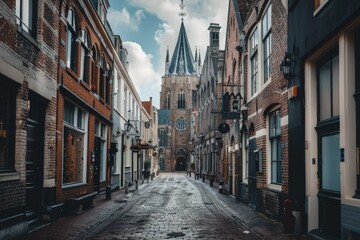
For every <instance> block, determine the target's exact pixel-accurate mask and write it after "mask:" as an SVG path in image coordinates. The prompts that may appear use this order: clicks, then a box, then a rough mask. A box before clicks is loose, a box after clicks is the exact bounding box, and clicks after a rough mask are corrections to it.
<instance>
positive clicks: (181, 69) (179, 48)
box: [169, 22, 195, 75]
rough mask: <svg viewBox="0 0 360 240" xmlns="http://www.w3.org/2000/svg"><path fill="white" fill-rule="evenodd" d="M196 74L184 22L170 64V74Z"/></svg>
mask: <svg viewBox="0 0 360 240" xmlns="http://www.w3.org/2000/svg"><path fill="white" fill-rule="evenodd" d="M194 72H195V67H194V58H193V55H192V52H191V48H190V45H189V41H188V38H187V35H186V31H185V26H184V22H181V26H180V31H179V37H178V40H177V43H176V47H175V50H174V53H173V55H172V58H171V62H170V67H169V74H170V75H193V74H194Z"/></svg>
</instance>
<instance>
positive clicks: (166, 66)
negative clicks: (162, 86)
mask: <svg viewBox="0 0 360 240" xmlns="http://www.w3.org/2000/svg"><path fill="white" fill-rule="evenodd" d="M165 75H169V46H167V49H166V60H165Z"/></svg>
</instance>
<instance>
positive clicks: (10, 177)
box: [0, 172, 20, 182]
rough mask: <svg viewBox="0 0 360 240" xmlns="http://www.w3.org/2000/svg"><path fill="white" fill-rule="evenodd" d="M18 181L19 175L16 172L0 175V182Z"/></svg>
mask: <svg viewBox="0 0 360 240" xmlns="http://www.w3.org/2000/svg"><path fill="white" fill-rule="evenodd" d="M18 180H20V173H18V172H9V173H0V182H9V181H18Z"/></svg>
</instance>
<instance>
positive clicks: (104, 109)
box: [56, 1, 112, 202]
mask: <svg viewBox="0 0 360 240" xmlns="http://www.w3.org/2000/svg"><path fill="white" fill-rule="evenodd" d="M85 5H86V6H87V7H88V12H89V14H90V15H89V17H92V18H93V19H95V27H96V28H97V29H98V31H99V33H100V34H101V36H98V35H97V33H96V32H95V31H94V27H93V26H92V25H91V23H90V21H89V19H88V17H87V16H85V15H84V13H85V12H84V10H83V9H82V7H81V6H80V5H79V3H78V1H67V3H64V4H63V6H62V17H63V21H60V34H59V38H60V46H59V57H60V62H62V63H63V64H64V63H66V40H67V37H66V33H67V32H66V29H67V27H66V16H67V11H68V9H69V7H70V6H72V8H73V9H74V10H75V12H76V14H77V19H78V23H77V24H78V30H77V33H78V36H79V37H80V36H81V30H82V29H84V28H86V29H87V31H88V33H89V37H90V41H91V44H92V46H96V49H97V57H98V59H97V61H98V60H99V57H100V56H101V55H103V56H104V61H105V63H106V64H108V65H110V66H111V65H112V60H111V58H112V56H111V55H110V54H109V53H108V49H112V46H111V42H110V40H109V39H108V36H107V34H106V32H105V31H104V29H103V26H102V23H101V22H100V21H99V19H98V16H97V14H96V12H94V10H93V8H92V5H91V3H88V2H87V3H86V4H85ZM78 45H79V46H78V61H77V67H76V69H77V70H76V71H75V72H74V71H72V70H71V69H69V68H67V67H66V66H65V67H64V66H63V65H59V66H60V67H59V84H61V85H63V86H65V87H66V88H67V89H69V90H70V91H71V92H72V93H73V94H75V95H76V96H77V97H78V98H80V99H81V100H82V101H84V102H85V103H87V104H88V105H89V106H92V108H93V109H94V110H95V111H97V112H98V113H100V114H101V115H102V116H104V117H105V118H106V119H108V120H109V121H110V115H111V103H110V104H107V103H105V102H104V100H102V99H100V98H99V96H98V95H97V94H95V92H92V91H91V86H92V85H95V88H96V89H99V86H98V83H97V82H96V81H95V80H94V79H98V77H99V74H100V71H99V69H98V67H96V69H93V68H92V67H93V66H94V65H92V64H91V67H90V70H89V72H90V76H89V79H90V81H89V84H88V83H85V82H83V81H81V80H78V79H79V76H80V56H81V54H80V43H78ZM106 64H105V65H106ZM95 65H96V64H95ZM110 68H111V67H110ZM110 92H112V90H111V89H110ZM64 98H65V96H64V95H62V93H61V92H59V93H58V116H57V122H58V125H57V164H56V167H57V169H58V171H57V173H56V176H57V177H56V185H57V189H56V198H57V202H63V201H64V200H65V199H67V198H70V197H74V196H79V195H83V194H86V193H89V192H92V191H93V164H92V162H91V152H92V151H94V142H95V138H94V136H95V120H96V116H95V115H94V114H93V113H92V112H89V119H88V139H87V142H88V149H87V150H86V151H87V173H86V176H87V177H86V180H85V181H86V184H85V185H82V186H79V187H73V188H67V189H65V188H62V174H63V173H62V159H63V156H62V155H63V151H62V144H63V138H62V136H63V109H64ZM99 120H100V121H101V119H99ZM103 123H104V122H103ZM110 130H111V126H110V125H109V126H108V134H107V136H108V137H107V139H108V140H107V143H108V146H107V149H109V146H110ZM106 156H107V154H106ZM106 179H108V177H107V178H106ZM106 185H107V183H106V182H103V183H101V187H105V186H106Z"/></svg>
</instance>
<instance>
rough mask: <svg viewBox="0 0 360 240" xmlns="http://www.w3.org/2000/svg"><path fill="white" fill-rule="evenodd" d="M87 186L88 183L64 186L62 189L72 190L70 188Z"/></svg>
mask: <svg viewBox="0 0 360 240" xmlns="http://www.w3.org/2000/svg"><path fill="white" fill-rule="evenodd" d="M86 185H87V184H86V183H74V184H69V185H63V186H62V188H63V189H70V188H78V187H84V186H86Z"/></svg>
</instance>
